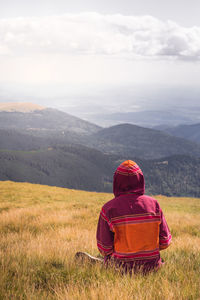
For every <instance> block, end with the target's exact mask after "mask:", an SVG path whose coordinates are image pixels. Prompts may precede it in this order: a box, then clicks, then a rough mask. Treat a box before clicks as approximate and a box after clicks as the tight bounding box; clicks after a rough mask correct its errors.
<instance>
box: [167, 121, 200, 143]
mask: <svg viewBox="0 0 200 300" xmlns="http://www.w3.org/2000/svg"><path fill="white" fill-rule="evenodd" d="M164 131H165V132H167V133H169V134H171V135H173V136H176V137H181V138H184V139H187V140H190V141H192V142H196V143H200V123H198V124H192V125H179V126H176V127H170V128H165V129H164Z"/></svg>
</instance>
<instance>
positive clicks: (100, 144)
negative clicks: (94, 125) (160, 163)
mask: <svg viewBox="0 0 200 300" xmlns="http://www.w3.org/2000/svg"><path fill="white" fill-rule="evenodd" d="M88 145H90V146H92V147H94V148H96V149H98V150H100V151H103V152H107V153H115V154H122V155H124V156H128V155H132V156H135V157H140V158H143V159H156V158H162V157H165V156H170V155H176V154H180V155H191V156H196V157H200V145H199V144H196V143H194V142H190V141H188V140H185V139H182V138H178V137H173V136H171V135H169V134H167V133H164V132H161V131H158V130H154V129H149V128H144V127H140V126H136V125H132V124H121V125H116V126H112V127H109V128H105V129H102V130H99V131H98V132H97V133H95V134H93V135H92V136H91V137H90V139H89V140H88Z"/></svg>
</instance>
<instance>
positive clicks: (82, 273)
mask: <svg viewBox="0 0 200 300" xmlns="http://www.w3.org/2000/svg"><path fill="white" fill-rule="evenodd" d="M112 197H113V196H112V195H111V194H103V193H91V192H84V191H75V190H68V189H64V188H56V187H49V186H41V185H34V184H29V183H14V182H8V181H7V182H0V299H62V300H64V299H81V300H82V299H83V300H85V299H108V300H113V299H123V300H128V299H137V300H139V299H141V300H144V299H162V300H164V299H187V300H189V299H200V199H194V198H168V197H163V196H157V197H156V198H157V199H158V201H159V203H160V204H161V207H162V209H163V211H164V213H165V216H166V219H167V222H168V225H169V227H170V229H171V232H172V235H173V243H172V245H171V246H170V247H169V248H168V249H167V250H165V251H162V253H161V254H162V257H163V259H164V260H165V262H166V263H165V266H164V267H163V268H162V269H160V270H159V271H158V272H157V273H151V274H150V275H148V276H142V275H140V274H138V275H134V276H132V277H130V276H128V275H124V276H122V275H120V273H119V272H117V271H116V270H114V269H105V268H104V267H103V266H102V265H101V264H96V265H91V264H87V263H84V262H83V263H81V262H78V261H76V260H74V254H75V253H76V252H77V251H87V252H89V253H91V254H92V255H98V250H97V247H96V226H97V221H98V215H99V211H100V208H101V206H102V205H103V204H104V203H105V202H106V201H108V200H110V199H111V198H112Z"/></svg>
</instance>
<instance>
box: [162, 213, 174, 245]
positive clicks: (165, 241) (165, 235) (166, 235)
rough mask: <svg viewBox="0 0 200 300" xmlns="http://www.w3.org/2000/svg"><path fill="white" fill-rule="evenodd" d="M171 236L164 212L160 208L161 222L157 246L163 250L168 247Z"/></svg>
mask: <svg viewBox="0 0 200 300" xmlns="http://www.w3.org/2000/svg"><path fill="white" fill-rule="evenodd" d="M171 240H172V236H171V233H170V230H169V227H168V225H167V222H166V219H165V217H164V214H163V212H162V210H161V223H160V231H159V248H160V250H164V249H166V248H168V247H169V245H170V244H171Z"/></svg>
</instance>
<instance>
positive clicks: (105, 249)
mask: <svg viewBox="0 0 200 300" xmlns="http://www.w3.org/2000/svg"><path fill="white" fill-rule="evenodd" d="M97 247H98V249H99V251H100V253H101V254H102V255H103V256H108V255H111V254H112V253H113V251H114V233H113V232H112V224H111V222H110V221H109V219H108V217H107V216H106V213H105V211H104V210H103V209H102V210H101V212H100V216H99V222H98V226H97Z"/></svg>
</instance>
